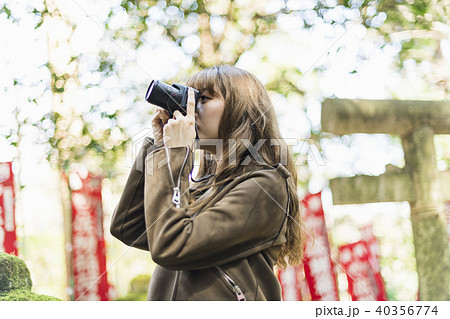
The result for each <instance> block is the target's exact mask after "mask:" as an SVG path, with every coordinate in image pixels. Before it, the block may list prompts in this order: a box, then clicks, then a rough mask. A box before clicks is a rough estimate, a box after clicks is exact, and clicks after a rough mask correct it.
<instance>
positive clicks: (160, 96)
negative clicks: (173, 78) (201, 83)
mask: <svg viewBox="0 0 450 319" xmlns="http://www.w3.org/2000/svg"><path fill="white" fill-rule="evenodd" d="M188 90H189V87H188V86H185V85H182V84H178V83H174V84H172V85H168V84H166V83H164V82H161V81H158V80H153V81H152V82H151V83H150V86H149V87H148V89H147V93H146V94H145V100H146V101H147V102H148V103H151V104H155V105H157V106H160V107H162V108H163V109H165V110H167V111H168V112H169V116H170V117H173V112H175V111H177V110H178V111H180V112H181V114H183V115H184V116H186V114H187V99H188ZM194 95H195V108H196V109H197V104H198V101H199V99H200V92H199V91H198V90H196V89H194Z"/></svg>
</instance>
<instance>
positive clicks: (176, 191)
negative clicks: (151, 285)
mask: <svg viewBox="0 0 450 319" xmlns="http://www.w3.org/2000/svg"><path fill="white" fill-rule="evenodd" d="M164 151H165V152H166V158H167V168H168V169H169V173H170V174H169V175H170V180H171V182H172V186H173V195H172V203H173V204H175V207H177V208H180V203H181V191H180V186H181V175H182V174H183V170H184V167H185V166H186V162H187V159H188V157H189V146H186V156H185V157H184V160H183V164H182V165H181V169H180V173H179V174H178V180H177V184H176V185H175V181H174V179H173V173H172V168H171V167H170V155H169V149H168V148H167V146H165V147H164ZM179 279H180V271H179V270H177V273H176V275H175V281H174V284H173V287H172V294H171V296H170V300H175V294H176V292H177V288H178V281H179Z"/></svg>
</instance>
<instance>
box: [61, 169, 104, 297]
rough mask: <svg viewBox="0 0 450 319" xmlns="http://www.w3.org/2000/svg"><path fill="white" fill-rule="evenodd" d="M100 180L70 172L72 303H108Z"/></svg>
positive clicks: (86, 174)
mask: <svg viewBox="0 0 450 319" xmlns="http://www.w3.org/2000/svg"><path fill="white" fill-rule="evenodd" d="M101 180H102V179H101V177H100V176H92V175H91V174H89V173H88V172H87V171H86V170H84V169H82V168H78V169H72V170H71V172H70V175H69V185H70V190H71V198H72V258H73V276H74V296H75V300H109V296H108V290H109V286H108V280H107V274H106V252H105V240H104V237H103V211H102V195H101Z"/></svg>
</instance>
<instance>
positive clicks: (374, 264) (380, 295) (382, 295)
mask: <svg viewBox="0 0 450 319" xmlns="http://www.w3.org/2000/svg"><path fill="white" fill-rule="evenodd" d="M360 231H361V238H362V240H363V241H365V242H366V243H367V248H368V254H369V256H368V257H369V263H370V266H371V268H372V271H373V275H374V277H375V282H376V285H377V298H376V300H378V301H386V300H388V297H387V292H386V288H385V286H384V281H383V277H381V272H380V264H379V262H378V259H379V248H378V242H377V239H376V238H375V236H374V235H373V227H372V225H367V226H364V227H361V229H360Z"/></svg>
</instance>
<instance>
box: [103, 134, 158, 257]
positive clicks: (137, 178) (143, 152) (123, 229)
mask: <svg viewBox="0 0 450 319" xmlns="http://www.w3.org/2000/svg"><path fill="white" fill-rule="evenodd" d="M157 147H159V146H157V145H156V144H154V140H153V139H152V138H149V137H147V138H145V139H144V143H143V144H142V147H141V149H140V151H139V153H138V155H137V157H136V160H135V162H134V163H133V167H132V168H131V172H130V175H129V176H128V179H127V182H126V184H125V188H124V190H123V193H122V196H121V197H120V200H119V203H118V205H117V206H116V209H115V210H114V213H113V216H112V219H111V227H110V232H111V234H112V235H113V236H114V237H116V238H117V239H119V240H120V241H122V242H123V243H124V244H126V245H128V246H132V247H135V248H139V249H143V250H148V243H147V236H146V234H145V232H146V227H145V216H144V186H145V174H144V168H145V167H144V166H145V165H144V164H145V157H146V156H147V154H149V153H150V152H152V151H154V150H155V149H157Z"/></svg>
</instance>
